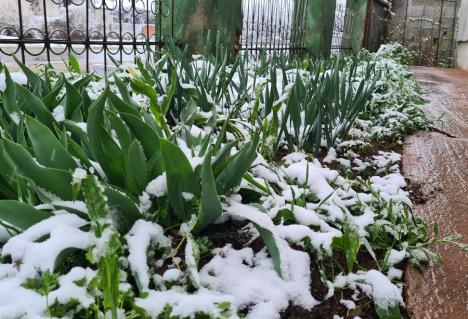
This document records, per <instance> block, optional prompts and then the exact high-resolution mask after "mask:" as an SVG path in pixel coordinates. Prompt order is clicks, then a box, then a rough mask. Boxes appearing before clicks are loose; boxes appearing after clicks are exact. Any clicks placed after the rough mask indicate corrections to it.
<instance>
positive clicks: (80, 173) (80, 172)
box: [72, 168, 88, 185]
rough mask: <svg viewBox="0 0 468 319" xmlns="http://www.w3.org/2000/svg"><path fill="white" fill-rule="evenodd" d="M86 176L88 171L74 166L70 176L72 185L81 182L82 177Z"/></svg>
mask: <svg viewBox="0 0 468 319" xmlns="http://www.w3.org/2000/svg"><path fill="white" fill-rule="evenodd" d="M86 176H88V173H87V172H86V171H85V170H84V169H82V168H76V169H75V171H74V172H73V175H72V178H73V181H72V184H74V185H78V184H81V182H82V181H83V179H85V178H86Z"/></svg>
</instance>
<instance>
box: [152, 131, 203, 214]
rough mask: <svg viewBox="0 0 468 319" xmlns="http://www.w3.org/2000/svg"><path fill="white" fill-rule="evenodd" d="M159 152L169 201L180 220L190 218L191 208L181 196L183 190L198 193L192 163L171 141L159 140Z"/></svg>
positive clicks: (197, 183)
mask: <svg viewBox="0 0 468 319" xmlns="http://www.w3.org/2000/svg"><path fill="white" fill-rule="evenodd" d="M161 153H162V158H163V161H164V167H165V170H166V180H167V189H168V193H169V201H170V202H171V204H172V207H173V208H174V211H175V213H176V215H177V216H178V217H179V219H180V220H181V221H186V220H188V219H190V216H191V210H190V207H188V206H187V204H188V203H187V202H186V201H185V199H184V197H183V196H182V193H183V192H186V193H191V194H193V195H195V196H198V195H199V194H200V184H199V182H198V179H197V176H196V175H195V173H194V172H193V169H192V165H191V164H190V162H189V161H188V159H187V157H185V154H184V153H183V152H182V151H181V149H180V148H179V147H178V146H177V145H175V144H172V143H171V142H168V141H166V140H161Z"/></svg>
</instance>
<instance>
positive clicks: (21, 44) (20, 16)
mask: <svg viewBox="0 0 468 319" xmlns="http://www.w3.org/2000/svg"><path fill="white" fill-rule="evenodd" d="M18 14H19V23H20V25H19V27H20V36H19V40H20V41H19V43H18V45H19V46H20V49H21V61H23V63H26V58H25V55H24V34H23V10H22V8H21V0H18Z"/></svg>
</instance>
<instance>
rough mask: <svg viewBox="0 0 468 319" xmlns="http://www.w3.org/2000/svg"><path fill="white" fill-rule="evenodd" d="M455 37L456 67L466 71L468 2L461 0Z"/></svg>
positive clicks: (467, 55)
mask: <svg viewBox="0 0 468 319" xmlns="http://www.w3.org/2000/svg"><path fill="white" fill-rule="evenodd" d="M458 12H459V23H458V35H457V42H458V43H457V66H458V67H459V68H461V69H464V70H467V71H468V0H462V2H461V5H460V10H459V11H458Z"/></svg>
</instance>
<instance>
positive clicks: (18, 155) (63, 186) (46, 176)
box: [3, 140, 73, 200]
mask: <svg viewBox="0 0 468 319" xmlns="http://www.w3.org/2000/svg"><path fill="white" fill-rule="evenodd" d="M3 146H4V148H5V151H6V153H7V154H8V156H9V157H10V159H11V162H12V163H13V164H14V165H15V166H16V169H17V171H18V174H19V175H21V176H23V177H26V178H29V179H30V180H32V181H34V182H35V184H36V185H37V186H39V187H41V188H43V189H45V190H46V191H49V192H52V193H53V194H54V195H56V196H59V197H60V198H61V199H63V200H73V191H72V187H71V183H72V175H71V173H70V172H67V171H63V170H59V169H55V168H46V167H43V166H41V165H39V164H37V162H36V161H35V160H34V159H33V157H32V156H31V154H29V152H28V151H27V150H26V149H25V148H24V147H23V146H21V145H19V144H16V143H14V142H11V141H8V140H3Z"/></svg>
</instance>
